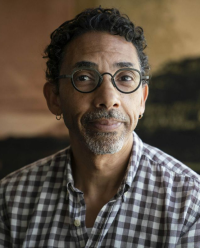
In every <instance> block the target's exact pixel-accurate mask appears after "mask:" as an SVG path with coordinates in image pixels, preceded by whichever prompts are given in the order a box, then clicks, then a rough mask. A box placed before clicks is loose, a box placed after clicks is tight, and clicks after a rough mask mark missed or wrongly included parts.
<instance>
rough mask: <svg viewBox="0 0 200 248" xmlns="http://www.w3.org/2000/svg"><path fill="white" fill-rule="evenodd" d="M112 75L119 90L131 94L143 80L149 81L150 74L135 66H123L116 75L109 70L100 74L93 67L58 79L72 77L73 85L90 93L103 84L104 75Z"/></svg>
mask: <svg viewBox="0 0 200 248" xmlns="http://www.w3.org/2000/svg"><path fill="white" fill-rule="evenodd" d="M106 74H108V75H110V76H111V82H112V84H113V86H114V87H116V88H117V90H118V91H120V92H122V93H124V94H130V93H133V92H134V91H136V90H137V89H138V88H139V87H140V85H141V82H142V81H143V80H145V81H147V80H148V79H149V77H148V76H142V75H141V73H140V71H138V70H136V69H133V68H122V69H119V70H117V71H116V72H115V74H114V75H112V74H110V73H109V72H105V73H103V74H100V73H99V72H98V71H97V70H95V69H93V68H82V69H78V70H77V69H76V70H74V71H73V72H72V74H71V75H60V76H58V77H57V79H64V78H71V83H72V85H73V87H74V88H75V89H76V90H77V91H79V92H82V93H90V92H93V91H94V90H96V89H97V88H98V87H100V86H101V83H102V82H103V76H104V75H106Z"/></svg>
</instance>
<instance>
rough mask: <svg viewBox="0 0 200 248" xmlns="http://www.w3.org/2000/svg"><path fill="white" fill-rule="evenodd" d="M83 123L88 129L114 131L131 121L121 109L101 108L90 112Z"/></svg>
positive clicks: (84, 117) (83, 119)
mask: <svg viewBox="0 0 200 248" xmlns="http://www.w3.org/2000/svg"><path fill="white" fill-rule="evenodd" d="M81 122H82V125H83V126H84V127H85V128H87V129H89V130H90V129H93V130H95V131H97V132H114V131H116V130H117V129H118V128H120V126H122V125H125V124H126V123H129V122H130V119H129V117H128V116H127V115H126V114H122V112H121V111H119V110H114V109H112V110H110V111H107V110H105V109H101V110H98V111H93V112H88V113H86V114H85V115H84V116H83V118H82V121H81Z"/></svg>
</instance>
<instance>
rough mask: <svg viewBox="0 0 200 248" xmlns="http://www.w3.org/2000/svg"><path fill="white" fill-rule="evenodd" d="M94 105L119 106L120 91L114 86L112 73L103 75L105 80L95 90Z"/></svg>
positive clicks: (108, 107) (104, 106) (107, 107)
mask: <svg viewBox="0 0 200 248" xmlns="http://www.w3.org/2000/svg"><path fill="white" fill-rule="evenodd" d="M106 74H107V73H106ZM94 93H95V95H94V105H95V107H96V108H106V109H108V110H109V109H112V108H119V106H120V105H121V102H120V92H119V91H118V90H117V89H116V88H115V87H114V85H113V83H112V81H111V77H110V75H109V74H108V75H105V74H104V75H103V81H102V83H101V85H100V87H98V88H97V89H96V90H95V91H94Z"/></svg>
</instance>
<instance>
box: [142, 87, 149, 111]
mask: <svg viewBox="0 0 200 248" xmlns="http://www.w3.org/2000/svg"><path fill="white" fill-rule="evenodd" d="M148 95H149V86H148V84H145V85H143V86H142V99H141V113H140V114H141V115H142V114H143V113H144V111H145V103H146V100H147V97H148Z"/></svg>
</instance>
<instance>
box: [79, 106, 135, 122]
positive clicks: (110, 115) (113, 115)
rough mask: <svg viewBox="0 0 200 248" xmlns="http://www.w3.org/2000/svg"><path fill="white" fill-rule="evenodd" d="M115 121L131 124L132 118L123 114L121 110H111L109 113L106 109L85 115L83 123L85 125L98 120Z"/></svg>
mask: <svg viewBox="0 0 200 248" xmlns="http://www.w3.org/2000/svg"><path fill="white" fill-rule="evenodd" d="M102 118H104V119H115V120H118V121H123V122H130V118H129V116H128V115H126V114H123V113H121V112H120V111H119V110H116V109H111V110H109V111H107V110H106V109H100V110H96V111H92V112H88V113H86V114H84V115H83V117H82V123H83V124H85V123H87V122H90V121H94V120H98V119H102Z"/></svg>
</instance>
